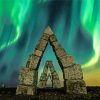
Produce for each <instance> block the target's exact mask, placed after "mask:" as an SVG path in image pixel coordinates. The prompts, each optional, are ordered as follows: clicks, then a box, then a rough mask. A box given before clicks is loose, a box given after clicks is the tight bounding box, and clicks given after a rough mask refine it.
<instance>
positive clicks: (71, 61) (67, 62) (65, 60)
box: [60, 55, 75, 68]
mask: <svg viewBox="0 0 100 100" xmlns="http://www.w3.org/2000/svg"><path fill="white" fill-rule="evenodd" d="M60 62H61V64H62V66H63V68H65V67H68V66H71V65H73V64H75V61H74V58H73V57H72V56H71V55H67V56H65V57H63V58H62V59H61V60H60Z"/></svg>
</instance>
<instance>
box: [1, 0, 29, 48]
mask: <svg viewBox="0 0 100 100" xmlns="http://www.w3.org/2000/svg"><path fill="white" fill-rule="evenodd" d="M30 3H31V0H0V21H1V20H2V18H3V17H6V15H8V16H9V18H10V20H12V23H13V25H14V26H15V28H16V31H15V32H14V33H11V34H14V36H15V38H13V39H10V40H9V42H8V43H6V42H4V43H2V45H0V49H3V48H5V47H7V46H9V45H11V44H13V43H14V42H16V41H17V40H18V39H19V37H20V35H21V28H22V25H23V22H24V20H25V17H26V14H27V12H28V10H29V6H30ZM0 34H4V33H2V32H1V33H0ZM0 38H1V37H0Z"/></svg>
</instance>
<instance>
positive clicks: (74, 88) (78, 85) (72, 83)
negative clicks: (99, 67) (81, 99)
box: [66, 80, 87, 94]
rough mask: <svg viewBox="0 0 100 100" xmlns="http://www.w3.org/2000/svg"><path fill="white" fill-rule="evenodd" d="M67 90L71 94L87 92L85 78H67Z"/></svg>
mask: <svg viewBox="0 0 100 100" xmlns="http://www.w3.org/2000/svg"><path fill="white" fill-rule="evenodd" d="M66 92H67V93H70V94H73V93H74V94H87V90H86V85H85V82H84V80H66Z"/></svg>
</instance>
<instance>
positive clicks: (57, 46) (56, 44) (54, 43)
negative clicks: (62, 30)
mask: <svg viewBox="0 0 100 100" xmlns="http://www.w3.org/2000/svg"><path fill="white" fill-rule="evenodd" d="M52 45H53V48H54V49H55V50H57V49H59V48H61V45H60V44H59V43H58V42H57V41H56V42H52Z"/></svg>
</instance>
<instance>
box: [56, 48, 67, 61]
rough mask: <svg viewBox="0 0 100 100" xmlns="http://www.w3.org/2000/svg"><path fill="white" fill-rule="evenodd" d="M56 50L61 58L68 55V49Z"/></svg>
mask: <svg viewBox="0 0 100 100" xmlns="http://www.w3.org/2000/svg"><path fill="white" fill-rule="evenodd" d="M55 52H56V56H57V57H58V58H59V59H62V58H63V57H65V56H66V51H65V50H64V49H63V48H59V49H57V50H56V51H55Z"/></svg>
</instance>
